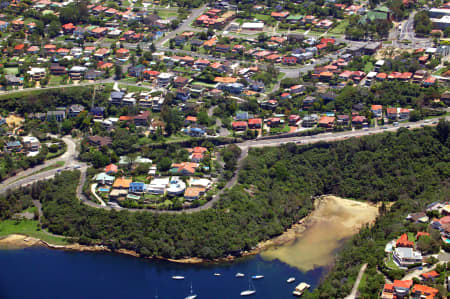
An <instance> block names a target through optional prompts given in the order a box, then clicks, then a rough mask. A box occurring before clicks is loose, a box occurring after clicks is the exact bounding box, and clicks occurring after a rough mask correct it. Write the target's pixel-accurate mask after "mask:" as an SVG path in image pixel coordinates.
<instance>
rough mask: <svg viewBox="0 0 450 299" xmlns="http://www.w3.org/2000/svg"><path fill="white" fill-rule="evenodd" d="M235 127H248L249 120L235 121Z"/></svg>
mask: <svg viewBox="0 0 450 299" xmlns="http://www.w3.org/2000/svg"><path fill="white" fill-rule="evenodd" d="M231 125H232V126H233V128H235V127H246V126H247V122H245V121H234V122H233V123H232V124H231Z"/></svg>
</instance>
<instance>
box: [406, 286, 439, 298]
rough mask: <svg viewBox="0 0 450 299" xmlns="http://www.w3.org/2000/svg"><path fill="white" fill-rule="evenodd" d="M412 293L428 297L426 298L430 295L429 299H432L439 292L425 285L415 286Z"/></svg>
mask: <svg viewBox="0 0 450 299" xmlns="http://www.w3.org/2000/svg"><path fill="white" fill-rule="evenodd" d="M412 292H413V293H421V294H422V295H428V296H430V295H431V297H430V298H433V297H434V296H436V295H437V294H438V293H439V290H438V289H435V288H432V287H429V286H426V285H421V284H416V285H415V286H414V287H413V288H412ZM427 298H428V297H427Z"/></svg>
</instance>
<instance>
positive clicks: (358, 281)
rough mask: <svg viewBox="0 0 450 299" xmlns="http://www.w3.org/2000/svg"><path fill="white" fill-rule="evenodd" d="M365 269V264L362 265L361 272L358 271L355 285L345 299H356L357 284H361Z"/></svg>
mask: <svg viewBox="0 0 450 299" xmlns="http://www.w3.org/2000/svg"><path fill="white" fill-rule="evenodd" d="M366 269H367V264H364V265H362V267H361V270H359V273H358V277H357V278H356V281H355V284H354V285H353V288H352V292H351V293H350V295H348V296H347V297H345V299H355V298H356V292H358V287H359V283H360V282H361V279H362V277H363V275H364V271H366Z"/></svg>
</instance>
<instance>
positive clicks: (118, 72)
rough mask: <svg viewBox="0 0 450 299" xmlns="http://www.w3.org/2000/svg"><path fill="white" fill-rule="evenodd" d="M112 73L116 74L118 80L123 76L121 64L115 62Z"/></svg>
mask: <svg viewBox="0 0 450 299" xmlns="http://www.w3.org/2000/svg"><path fill="white" fill-rule="evenodd" d="M114 74H115V76H116V78H115V79H116V80H120V79H122V77H123V70H122V66H121V65H118V64H116V66H115V68H114Z"/></svg>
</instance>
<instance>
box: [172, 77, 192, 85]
mask: <svg viewBox="0 0 450 299" xmlns="http://www.w3.org/2000/svg"><path fill="white" fill-rule="evenodd" d="M188 81H189V79H188V78H185V77H181V76H177V77H176V78H175V79H174V80H173V86H174V87H175V88H180V87H184V86H185V85H186V84H187V83H188Z"/></svg>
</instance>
